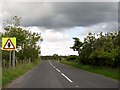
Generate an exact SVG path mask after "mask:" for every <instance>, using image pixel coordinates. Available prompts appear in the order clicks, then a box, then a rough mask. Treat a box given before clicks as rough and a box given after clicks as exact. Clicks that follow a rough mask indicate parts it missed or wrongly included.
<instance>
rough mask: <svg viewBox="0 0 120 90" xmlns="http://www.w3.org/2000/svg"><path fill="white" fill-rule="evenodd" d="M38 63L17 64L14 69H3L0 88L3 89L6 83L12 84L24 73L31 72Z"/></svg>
mask: <svg viewBox="0 0 120 90" xmlns="http://www.w3.org/2000/svg"><path fill="white" fill-rule="evenodd" d="M39 62H40V61H37V62H35V63H31V64H19V65H17V67H16V68H15V69H14V68H7V69H3V71H2V86H3V87H5V86H6V85H7V84H8V83H10V82H12V81H13V80H15V79H16V78H18V77H19V76H21V75H23V74H24V73H25V72H27V71H29V70H31V69H32V68H33V67H34V66H36V65H37V64H38V63H39Z"/></svg>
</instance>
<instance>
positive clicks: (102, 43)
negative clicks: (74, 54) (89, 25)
mask: <svg viewBox="0 0 120 90" xmlns="http://www.w3.org/2000/svg"><path fill="white" fill-rule="evenodd" d="M96 37H97V38H96ZM73 39H74V46H73V47H70V48H71V49H73V50H74V51H78V54H79V57H78V59H77V61H78V62H79V63H80V64H86V65H94V66H103V67H104V66H106V67H113V68H118V66H119V65H120V42H119V41H120V31H118V32H115V33H105V34H103V33H102V32H101V33H100V34H98V35H95V34H92V33H89V34H88V36H87V37H86V38H85V39H84V42H81V41H80V40H79V38H73Z"/></svg>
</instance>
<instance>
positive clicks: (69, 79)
mask: <svg viewBox="0 0 120 90" xmlns="http://www.w3.org/2000/svg"><path fill="white" fill-rule="evenodd" d="M49 63H50V65H51V66H52V67H53V68H55V69H56V70H57V71H58V72H59V73H61V75H62V76H63V77H65V78H66V79H67V80H68V81H69V82H71V83H72V82H73V81H72V80H70V78H68V77H67V76H66V75H65V74H64V73H62V72H61V71H60V70H59V69H57V68H56V67H55V66H54V65H53V64H52V63H51V62H50V61H49Z"/></svg>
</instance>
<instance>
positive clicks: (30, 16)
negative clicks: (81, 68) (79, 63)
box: [0, 2, 118, 55]
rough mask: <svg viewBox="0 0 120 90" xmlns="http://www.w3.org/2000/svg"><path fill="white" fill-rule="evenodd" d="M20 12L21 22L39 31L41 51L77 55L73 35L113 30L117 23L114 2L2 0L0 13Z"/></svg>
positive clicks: (1, 14)
mask: <svg viewBox="0 0 120 90" xmlns="http://www.w3.org/2000/svg"><path fill="white" fill-rule="evenodd" d="M14 15H17V16H21V17H22V19H21V26H22V27H26V28H27V29H29V30H31V31H32V32H38V33H41V35H42V37H43V39H44V41H43V42H42V43H41V44H40V43H39V45H40V46H41V51H42V55H52V54H59V55H71V54H72V55H77V52H75V51H73V50H71V49H70V47H71V46H73V44H74V41H73V39H72V38H73V37H79V38H80V40H81V41H83V39H84V37H85V36H86V35H87V34H88V33H89V32H93V33H96V34H97V33H99V32H111V31H112V32H113V31H115V30H117V28H118V25H117V22H118V18H117V17H118V3H117V2H5V3H2V12H0V17H2V19H3V20H4V19H7V18H9V17H11V16H14ZM1 25H2V22H0V27H1Z"/></svg>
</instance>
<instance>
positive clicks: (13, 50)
mask: <svg viewBox="0 0 120 90" xmlns="http://www.w3.org/2000/svg"><path fill="white" fill-rule="evenodd" d="M12 62H13V68H15V50H13V60H12Z"/></svg>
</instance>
